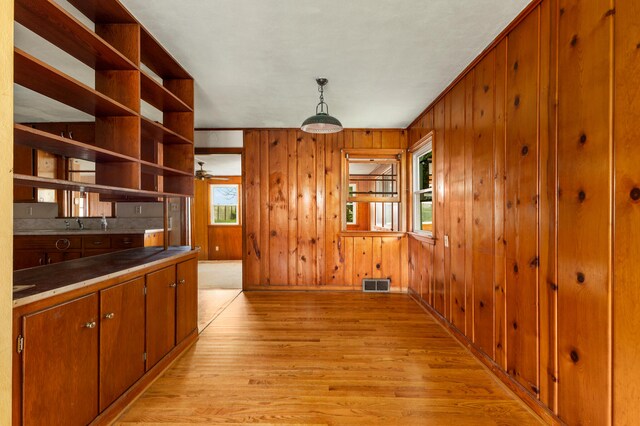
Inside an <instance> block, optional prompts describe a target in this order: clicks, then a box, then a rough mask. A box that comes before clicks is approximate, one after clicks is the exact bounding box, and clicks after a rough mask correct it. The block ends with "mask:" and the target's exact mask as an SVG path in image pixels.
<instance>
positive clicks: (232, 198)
mask: <svg viewBox="0 0 640 426" xmlns="http://www.w3.org/2000/svg"><path fill="white" fill-rule="evenodd" d="M209 188H210V191H211V219H210V221H211V222H210V223H211V224H212V225H238V224H239V223H240V222H239V214H238V213H239V210H240V209H239V208H238V200H239V197H238V185H209Z"/></svg>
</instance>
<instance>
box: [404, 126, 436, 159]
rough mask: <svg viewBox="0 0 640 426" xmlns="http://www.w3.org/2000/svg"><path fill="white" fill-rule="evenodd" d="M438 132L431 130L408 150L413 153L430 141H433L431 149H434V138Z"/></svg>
mask: <svg viewBox="0 0 640 426" xmlns="http://www.w3.org/2000/svg"><path fill="white" fill-rule="evenodd" d="M435 134H436V132H435V131H434V130H431V131H430V132H429V133H427V134H426V135H424V136H423V137H422V138H420V139H419V140H418V141H417V142H416V143H414V144H413V145H411V146H410V147H409V148H407V152H408V153H409V154H413V153H414V152H416V151H417V150H419V149H420V148H422V147H423V146H425V145H426V144H427V143H428V142H431V150H432V151H433V138H434V137H435Z"/></svg>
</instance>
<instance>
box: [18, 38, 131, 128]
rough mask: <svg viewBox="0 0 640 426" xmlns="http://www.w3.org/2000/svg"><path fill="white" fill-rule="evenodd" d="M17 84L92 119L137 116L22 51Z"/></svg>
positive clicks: (19, 55) (20, 52)
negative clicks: (81, 112) (95, 117)
mask: <svg viewBox="0 0 640 426" xmlns="http://www.w3.org/2000/svg"><path fill="white" fill-rule="evenodd" d="M14 71H15V72H14V78H15V83H16V84H19V85H20V86H24V87H26V88H27V89H31V90H33V91H36V92H38V93H40V94H42V95H44V96H47V97H49V98H51V99H55V100H57V101H59V102H62V103H63V104H66V105H69V106H70V107H73V108H76V109H78V110H80V111H83V112H86V113H87V114H91V115H93V116H135V115H138V114H137V113H136V112H134V111H133V110H131V109H129V108H127V107H126V106H124V105H122V104H120V103H118V102H116V101H114V100H113V99H111V98H109V97H108V96H105V95H103V94H102V93H100V92H98V91H96V90H94V89H92V88H91V87H89V86H87V85H85V84H83V83H81V82H79V81H78V80H76V79H74V78H72V77H69V76H68V75H66V74H64V73H62V72H60V71H58V70H56V69H55V68H52V67H50V66H49V65H47V64H45V63H44V62H42V61H40V60H38V59H36V58H34V57H33V56H31V55H28V54H27V53H25V52H23V51H22V50H20V49H17V48H16V49H14Z"/></svg>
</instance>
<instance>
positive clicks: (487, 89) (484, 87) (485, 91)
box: [482, 84, 489, 93]
mask: <svg viewBox="0 0 640 426" xmlns="http://www.w3.org/2000/svg"><path fill="white" fill-rule="evenodd" d="M482 90H484V93H487V92H488V91H489V86H488V85H486V84H485V85H484V86H483V87H482Z"/></svg>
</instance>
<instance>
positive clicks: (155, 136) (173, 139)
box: [140, 117, 193, 145]
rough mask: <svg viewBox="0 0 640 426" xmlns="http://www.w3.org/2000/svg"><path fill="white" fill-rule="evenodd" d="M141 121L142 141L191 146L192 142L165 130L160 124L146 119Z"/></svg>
mask: <svg viewBox="0 0 640 426" xmlns="http://www.w3.org/2000/svg"><path fill="white" fill-rule="evenodd" d="M140 118H141V119H142V140H143V141H145V140H151V141H156V142H161V143H163V144H167V145H171V144H186V145H193V142H192V141H190V140H189V139H187V138H185V137H184V136H181V135H179V134H177V133H176V132H174V131H173V130H170V129H167V128H166V127H164V126H163V125H162V124H160V123H156V122H155V121H152V120H150V119H148V118H146V117H140Z"/></svg>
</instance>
